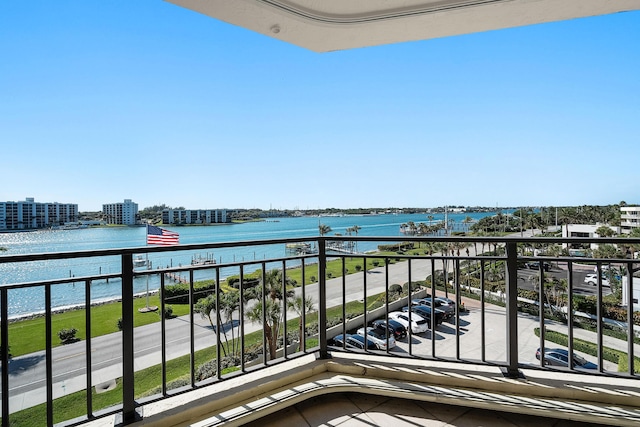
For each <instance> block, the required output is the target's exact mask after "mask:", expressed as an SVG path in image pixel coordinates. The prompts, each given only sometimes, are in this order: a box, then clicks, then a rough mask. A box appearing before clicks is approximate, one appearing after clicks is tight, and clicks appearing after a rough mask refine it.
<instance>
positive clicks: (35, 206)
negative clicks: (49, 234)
mask: <svg viewBox="0 0 640 427" xmlns="http://www.w3.org/2000/svg"><path fill="white" fill-rule="evenodd" d="M77 221H78V205H77V204H72V203H58V202H49V203H40V202H36V201H35V200H34V199H33V197H27V199H26V200H24V201H21V202H0V231H10V230H29V229H35V228H47V227H52V226H58V225H63V224H65V223H68V222H77Z"/></svg>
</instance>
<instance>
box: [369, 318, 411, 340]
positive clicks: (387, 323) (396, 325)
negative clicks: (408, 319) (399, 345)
mask: <svg viewBox="0 0 640 427" xmlns="http://www.w3.org/2000/svg"><path fill="white" fill-rule="evenodd" d="M371 326H373V327H374V328H378V329H388V330H389V331H390V332H391V333H392V334H393V337H394V338H395V339H396V341H398V340H401V339H404V338H405V337H406V336H407V328H406V327H405V326H404V325H403V324H402V323H400V322H398V321H397V320H393V319H387V320H384V319H378V320H374V321H373V322H371Z"/></svg>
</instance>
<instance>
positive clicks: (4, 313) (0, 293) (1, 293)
mask: <svg viewBox="0 0 640 427" xmlns="http://www.w3.org/2000/svg"><path fill="white" fill-rule="evenodd" d="M8 294H9V292H8V291H7V289H6V288H2V289H0V304H1V305H0V341H1V342H2V351H1V352H0V353H2V354H1V355H0V358H1V359H2V427H8V426H9V419H10V418H9V301H8V299H7V298H8Z"/></svg>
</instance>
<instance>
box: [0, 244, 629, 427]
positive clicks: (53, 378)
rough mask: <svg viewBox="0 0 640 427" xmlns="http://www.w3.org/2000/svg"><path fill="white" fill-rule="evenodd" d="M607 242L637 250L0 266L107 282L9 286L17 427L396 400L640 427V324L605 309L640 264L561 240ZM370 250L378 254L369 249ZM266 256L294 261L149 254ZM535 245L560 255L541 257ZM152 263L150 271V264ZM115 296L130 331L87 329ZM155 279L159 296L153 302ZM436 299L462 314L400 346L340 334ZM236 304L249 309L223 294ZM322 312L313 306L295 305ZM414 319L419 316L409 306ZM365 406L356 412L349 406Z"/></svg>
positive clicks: (439, 251)
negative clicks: (611, 247)
mask: <svg viewBox="0 0 640 427" xmlns="http://www.w3.org/2000/svg"><path fill="white" fill-rule="evenodd" d="M596 241H597V243H611V244H619V245H627V246H628V245H638V244H640V239H615V238H613V239H588V238H569V239H567V238H518V237H482V238H467V237H441V238H427V237H419V236H405V237H401V238H388V237H352V236H341V237H309V238H301V239H280V240H269V241H247V242H234V243H219V244H197V245H180V246H170V247H153V248H150V247H143V248H132V249H117V250H103V251H85V252H58V253H48V254H36V255H17V256H2V257H0V266H1V267H6V268H11V269H19V270H21V271H27V272H28V271H30V269H31V270H33V269H36V268H39V269H42V266H43V265H51V266H53V265H55V266H68V265H75V266H79V267H81V266H91V268H92V269H94V270H96V267H98V266H99V272H98V274H86V275H75V276H73V275H63V274H59V273H57V272H58V271H61V270H60V269H59V268H58V269H57V270H56V269H55V268H50V276H51V277H47V278H44V279H39V280H37V281H29V280H25V281H23V282H20V283H10V284H4V285H1V286H0V324H1V327H0V340H1V342H2V343H8V344H9V345H8V346H5V345H3V346H2V352H1V357H0V362H1V363H2V367H3V368H4V367H8V369H2V377H1V381H2V385H1V392H2V415H3V416H2V426H9V425H14V424H17V425H22V423H23V422H24V421H23V420H24V418H21V417H24V416H25V414H29V415H28V417H29V419H30V420H32V421H33V422H34V423H35V424H34V425H44V424H46V425H54V424H62V425H93V426H98V425H114V424H129V425H163V426H165V425H176V426H179V425H198V426H209V425H212V426H213V425H243V424H247V423H250V422H256V423H257V422H259V423H260V425H268V424H265V423H268V422H269V420H270V419H271V420H273V417H276V419H277V420H282V419H284V417H285V416H287V414H293V415H292V416H295V415H296V414H297V415H300V414H301V413H304V411H305V410H307V409H308V408H309V403H308V402H314V405H313V406H316V405H321V404H322V402H325V403H327V402H335V401H336V400H337V401H341V402H343V403H344V405H343V406H344V407H345V411H347V413H345V414H342V415H335V416H336V417H337V418H331V417H334V414H331V413H329V412H328V411H327V412H326V413H322V414H321V415H322V416H325V417H327V418H326V419H325V421H324V422H328V421H331V420H336V419H338V418H340V417H344V416H353V417H354V419H358V417H359V416H362V417H369V418H367V419H374V418H371V417H374V414H373V412H375V411H373V409H374V408H377V406H375V405H373V406H371V405H369V407H367V405H360V406H358V405H357V404H356V403H357V402H360V403H362V402H363V401H368V402H372V399H373V400H375V402H378V403H379V404H381V403H384V402H387V406H385V408H387V409H385V410H382V412H383V413H384V415H385V416H389V417H392V418H393V417H395V420H396V421H394V422H400V421H399V420H402V419H404V418H402V417H403V415H402V414H405V415H406V414H408V413H409V412H407V411H408V409H406V408H408V407H412V408H414V409H415V408H416V407H419V408H422V409H424V408H425V405H429V408H431V411H430V413H431V414H434V413H436V412H438V413H443V411H444V413H446V414H449V415H447V416H451V414H458V415H457V416H460V417H463V418H468V419H471V418H469V417H482V416H485V415H486V412H483V411H489V413H490V414H494V416H499V417H502V418H504V419H509V417H510V416H513V415H509V414H521V415H522V416H525V415H526V416H527V417H530V419H531V420H532V423H533V424H532V425H535V423H536V422H537V423H538V425H548V424H550V423H549V422H546V421H548V420H549V419H553V420H556V421H554V423H560V422H563V423H564V422H568V420H573V421H576V422H585V421H586V422H589V423H596V424H602V425H637V423H639V422H640V407H639V405H638V403H637V402H638V395H639V393H638V385H639V384H640V383H638V378H639V377H638V370H639V369H640V364H639V362H637V357H638V355H640V345H638V344H637V342H638V341H637V340H638V338H637V336H638V326H635V327H634V326H633V325H634V322H635V325H637V324H638V318H637V317H638V314H637V313H636V314H635V318H634V312H633V311H632V310H628V309H627V308H626V307H615V308H611V307H610V304H609V302H610V301H611V300H612V299H615V297H613V296H609V295H615V294H617V293H620V292H621V291H622V289H620V287H621V286H622V283H626V285H625V286H626V288H625V289H624V292H626V293H627V295H633V291H634V290H633V288H632V284H633V280H632V277H633V274H634V270H635V269H637V264H634V262H633V260H631V259H595V258H574V257H565V256H552V255H551V254H552V253H553V254H554V255H557V254H559V253H560V252H554V251H553V250H552V248H556V247H561V245H562V244H566V243H571V244H591V243H594V242H596ZM365 242H368V243H371V242H375V243H376V244H377V245H379V247H380V249H381V252H378V253H361V252H359V251H358V245H360V246H362V245H363V244H364V243H365ZM265 246H269V247H281V248H282V253H283V256H281V257H271V258H263V259H260V257H254V259H251V260H245V259H243V258H242V257H240V256H239V257H238V258H239V259H241V260H238V261H235V260H234V261H233V262H224V263H223V262H199V261H197V259H196V258H195V257H194V258H193V259H194V260H196V262H192V263H191V264H186V265H176V266H174V265H172V264H169V265H165V266H160V267H158V265H161V264H160V263H153V264H151V263H148V261H147V260H154V259H167V257H171V256H178V255H185V254H192V253H202V252H203V251H204V252H215V251H218V250H221V249H223V248H224V249H232V250H237V251H238V253H240V252H242V253H251V252H254V253H256V252H257V253H260V248H263V247H265ZM533 248H536V249H542V250H543V252H544V250H545V249H546V252H544V253H546V255H544V256H536V257H534V256H532V255H531V254H532V253H533V250H532V249H533ZM141 259H143V260H144V265H145V266H147V268H140V267H139V266H137V265H138V262H139V260H141ZM108 265H109V266H114V265H115V266H116V268H112V269H111V270H109V268H107V266H108ZM614 270H615V271H617V272H618V274H617V275H616V274H613V275H611V273H610V272H612V271H614ZM5 271H6V270H5ZM64 271H65V272H66V270H64ZM79 271H82V270H79ZM586 274H596V275H597V277H598V279H597V282H596V284H595V285H591V284H587V283H586V282H585V281H584V280H583V279H584V277H585V276H586ZM620 274H621V275H622V276H626V277H627V279H628V280H626V281H622V280H620V278H621V277H620ZM62 276H65V277H62ZM69 276H73V277H69ZM25 277H28V274H27V275H26V276H25ZM176 281H177V282H180V283H182V287H183V289H184V294H183V295H178V293H177V292H176V290H175V289H176V286H175V285H174V284H173V283H174V282H176ZM207 281H208V282H207ZM108 283H109V284H111V285H112V286H113V285H114V284H115V285H117V286H120V288H121V294H120V295H119V296H118V298H117V299H118V301H117V303H112V304H118V305H117V307H119V308H118V309H119V310H120V311H119V314H120V315H121V318H120V319H119V322H118V324H119V327H120V328H121V330H120V331H114V332H111V333H104V334H103V333H97V332H93V333H86V331H96V330H98V329H99V328H98V326H100V325H101V324H102V323H108V322H110V321H112V320H114V319H109V320H105V319H104V318H103V317H101V316H102V312H101V308H102V307H104V306H105V305H107V306H112V304H111V305H110V304H104V301H101V298H100V291H101V287H104V286H106V284H108ZM145 283H146V284H150V285H147V287H148V289H150V292H146V291H145V292H142V293H140V292H139V289H140V285H141V284H145ZM203 283H205V284H206V283H208V284H209V287H206V286H205V287H203V286H202V284H203ZM211 283H213V284H215V286H211ZM636 283H637V281H636ZM263 284H264V286H262V285H263ZM607 285H608V286H607ZM70 287H71V288H72V289H73V291H74V292H77V294H78V295H79V296H80V298H81V300H82V302H81V303H80V304H79V306H78V307H74V310H73V311H69V307H67V308H66V309H64V310H60V308H59V307H57V305H56V303H55V301H56V298H57V295H58V294H59V293H60V292H61V290H62V289H67V290H68V289H69V288H70ZM155 289H158V293H156V292H155ZM539 289H543V290H544V292H538V290H539ZM25 292H31V293H33V294H34V295H36V297H34V298H35V299H34V301H37V303H38V304H40V303H41V305H42V307H43V310H42V313H39V314H38V315H37V316H35V320H34V321H33V323H34V324H36V326H34V328H36V329H35V332H34V330H33V329H32V330H30V331H29V332H25V331H26V330H27V329H25V328H24V327H23V326H25V325H26V324H25V323H23V322H18V321H16V319H13V318H12V314H11V313H12V310H13V309H14V307H15V301H16V299H17V295H21V293H25ZM427 295H435V296H438V297H447V298H449V299H451V300H452V301H453V302H456V304H454V305H453V316H452V318H451V319H449V320H446V321H444V322H442V323H441V324H438V313H437V312H436V310H431V311H430V316H427V317H426V318H425V319H423V320H425V321H427V323H428V324H429V325H434V327H432V328H430V329H429V330H428V331H426V332H414V331H412V330H411V328H409V330H408V336H407V337H406V338H403V339H399V340H398V341H397V345H396V346H395V347H393V348H388V347H391V345H390V344H389V338H387V343H386V344H387V349H385V350H379V349H377V348H376V349H363V350H360V349H357V348H350V347H347V346H346V345H345V344H340V343H336V342H335V341H334V340H333V338H335V337H336V336H337V335H340V334H347V333H354V331H356V330H357V329H359V328H362V327H363V326H366V325H369V324H370V323H371V322H372V321H373V320H375V319H379V318H386V317H387V316H388V314H389V313H390V312H393V311H400V312H402V310H403V308H404V307H407V308H408V307H409V306H411V304H412V301H413V300H417V299H419V298H423V297H425V296H427ZM585 295H587V296H585ZM230 296H233V298H235V299H236V300H235V301H236V303H235V305H234V304H233V301H232V302H231V303H229V301H227V300H226V298H227V297H230ZM149 298H155V299H153V300H151V301H152V303H156V302H157V307H155V306H153V304H151V305H150V303H149V301H150V300H149ZM207 298H208V301H209V303H210V304H212V306H213V307H220V310H219V311H220V315H219V316H216V311H215V310H213V311H209V312H208V313H209V314H210V317H207V316H206V315H205V316H202V315H201V314H200V313H202V312H203V311H202V306H203V303H202V301H205V300H206V299H207ZM307 300H310V301H311V304H308V305H305V304H302V305H296V304H295V303H296V301H299V302H305V301H307ZM240 301H243V303H240ZM169 306H171V307H172V308H173V309H174V311H175V313H176V314H177V315H176V316H175V317H173V316H166V315H165V316H159V315H158V314H155V313H156V312H155V311H154V309H156V308H157V312H158V313H168V307H169ZM225 307H227V309H225ZM228 307H231V308H228ZM263 307H265V309H264V310H263V309H262V308H263ZM285 307H286V308H287V309H285ZM540 307H542V308H543V309H542V310H540V309H539V308H540ZM567 307H572V308H573V309H571V310H570V309H568V308H567ZM589 307H591V308H593V310H589V309H588V308H589ZM62 312H64V313H63V314H67V315H68V313H72V314H75V318H74V322H75V323H74V324H73V325H66V326H65V327H71V326H74V327H76V328H78V330H79V334H78V335H80V337H79V338H81V339H80V340H79V341H77V342H70V343H68V344H65V345H58V342H57V338H56V334H57V332H58V327H59V325H60V323H59V319H60V318H61V316H63V314H61V313H62ZM406 315H407V316H408V317H409V318H410V319H413V320H416V319H418V317H417V316H418V314H416V313H414V312H413V311H411V310H408V311H407V312H406ZM150 316H152V317H150ZM149 319H152V320H151V321H148V320H149ZM344 319H346V320H344ZM145 321H147V322H145ZM142 323H147V324H145V325H142ZM300 324H302V325H304V328H302V329H300ZM265 325H266V326H265ZM629 325H631V327H629ZM300 330H302V334H301V333H300ZM216 331H221V332H220V333H219V334H216V333H215V332H216ZM26 336H28V337H38V336H39V337H41V338H42V337H44V338H43V344H42V349H39V350H35V351H32V352H29V353H22V352H20V351H18V352H17V351H16V349H19V348H21V347H22V344H23V343H22V341H24V340H25V337H26ZM300 336H302V337H303V339H300ZM282 337H287V340H286V345H285V343H284V342H283V340H282ZM275 338H278V339H275ZM539 348H540V349H545V348H546V349H553V348H562V349H566V350H567V351H568V353H569V354H577V355H579V356H583V357H585V358H586V359H588V360H589V361H590V362H591V363H593V364H594V365H595V369H583V368H582V367H580V366H577V365H576V362H574V359H573V358H569V359H568V363H567V366H566V367H565V366H554V365H548V364H546V363H545V360H547V361H549V360H550V359H545V358H544V357H541V358H540V360H539V359H537V358H536V350H537V349H539ZM10 352H11V353H14V354H13V357H11V358H10V354H9V353H10ZM543 353H544V351H543ZM229 354H232V355H233V356H234V357H228V356H229ZM225 355H227V357H225ZM576 360H577V359H576ZM634 360H635V361H636V362H635V368H634V362H633V361H634ZM102 392H104V393H102ZM106 395H108V396H110V398H111V400H109V399H107V398H105V397H104V396H106ZM114 396H116V399H115V400H114V398H113V397H114ZM373 396H375V397H373ZM77 402H80V403H81V405H80V410H79V413H78V408H77ZM305 402H306V403H305ZM354 402H355V403H354ZM388 402H393V404H391V403H388ZM74 404H75V407H74ZM354 404H355V405H356V406H357V407H359V408H360V410H361V414H356V415H353V410H352V409H348V406H349V405H352V406H353V405H354ZM305 405H306V406H305ZM416 405H417V406H416ZM330 406H331V407H335V406H336V405H335V404H332V405H330ZM71 407H74V409H73V410H72V409H70V408H71ZM470 408H472V409H470ZM376 411H378V413H377V415H375V416H382V414H380V413H379V411H380V409H377V410H376ZM394 411H395V412H394ZM427 412H429V411H427ZM5 414H8V416H5ZM349 414H352V415H349ZM411 414H413V415H411V416H418V415H415V414H414V412H411ZM501 414H503V415H501ZM447 416H444V415H443V417H444V418H446V417H447ZM418 418H419V416H418ZM436 418H437V417H436ZM444 418H438V419H440V420H444ZM423 419H427V418H423ZM452 419H453V418H451V419H449V420H448V421H447V422H450V421H452ZM545 420H546V421H545ZM558 420H562V421H558ZM425 423H426V422H425ZM256 425H257V424H256ZM399 425H401V424H399ZM454 425H455V424H454ZM495 425H499V424H495ZM558 425H560V424H558Z"/></svg>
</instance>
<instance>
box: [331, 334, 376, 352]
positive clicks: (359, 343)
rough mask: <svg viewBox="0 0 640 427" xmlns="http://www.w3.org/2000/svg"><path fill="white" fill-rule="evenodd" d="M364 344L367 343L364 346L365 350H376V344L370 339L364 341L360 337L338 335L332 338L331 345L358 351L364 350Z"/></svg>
mask: <svg viewBox="0 0 640 427" xmlns="http://www.w3.org/2000/svg"><path fill="white" fill-rule="evenodd" d="M365 342H366V343H367V344H366V346H367V350H377V349H378V346H377V345H376V343H374V342H373V341H371V340H370V339H367V340H365V338H364V337H363V336H361V335H350V334H347V335H342V334H340V335H336V336H335V337H334V338H333V343H334V345H335V346H336V347H342V346H344V347H345V348H357V349H360V350H364V348H365Z"/></svg>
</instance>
